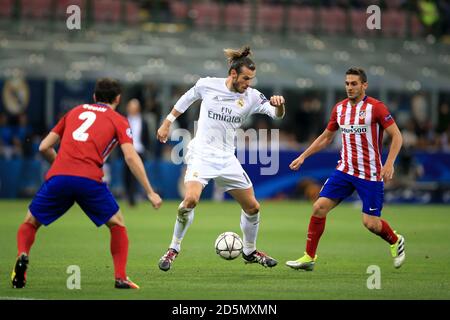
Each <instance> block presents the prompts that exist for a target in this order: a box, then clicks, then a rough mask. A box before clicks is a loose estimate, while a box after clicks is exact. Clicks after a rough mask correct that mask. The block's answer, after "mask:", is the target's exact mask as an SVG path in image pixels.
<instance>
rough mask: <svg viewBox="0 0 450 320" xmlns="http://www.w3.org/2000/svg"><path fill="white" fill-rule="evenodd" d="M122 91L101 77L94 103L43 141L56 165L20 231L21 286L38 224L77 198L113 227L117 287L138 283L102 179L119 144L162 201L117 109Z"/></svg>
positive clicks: (151, 195)
mask: <svg viewBox="0 0 450 320" xmlns="http://www.w3.org/2000/svg"><path fill="white" fill-rule="evenodd" d="M120 94H121V88H120V85H119V83H118V82H117V81H116V80H113V79H108V78H105V79H99V80H97V82H96V86H95V93H94V101H95V103H94V104H83V105H79V106H77V107H75V108H73V109H71V110H70V111H68V112H67V113H66V114H65V115H64V117H63V118H62V119H61V120H59V122H58V123H57V125H56V126H55V127H54V128H53V129H52V130H51V132H50V133H49V134H48V135H47V136H46V137H45V139H44V140H42V142H41V144H40V146H39V150H40V151H41V153H42V154H43V155H44V157H45V158H46V160H48V161H49V162H50V163H51V164H52V165H51V167H50V170H49V171H48V172H47V175H46V177H45V182H44V183H43V185H42V186H41V188H40V189H39V191H38V192H37V194H36V195H35V197H34V198H33V200H32V202H31V204H30V206H29V210H28V213H27V214H26V217H25V221H24V222H23V223H22V224H21V225H20V227H19V230H18V232H17V248H18V251H17V260H16V264H15V266H14V269H13V272H12V276H11V280H12V286H13V287H14V288H23V287H24V286H25V284H26V270H27V265H28V263H29V253H30V249H31V246H32V245H33V243H34V239H35V235H36V232H37V230H38V229H39V227H40V226H41V225H45V226H47V225H49V224H51V223H52V222H54V221H55V220H56V219H58V218H59V217H61V216H62V215H63V214H64V213H66V212H67V211H68V210H69V209H70V208H71V207H72V205H73V204H74V203H75V202H76V203H78V205H79V206H80V207H81V209H82V210H83V211H84V212H85V213H86V215H87V216H88V217H89V218H90V219H91V220H92V222H94V223H95V225H96V226H97V227H99V226H102V225H103V224H106V226H108V228H109V229H110V232H111V243H110V245H111V246H110V248H111V254H112V257H113V262H114V273H115V287H116V288H119V289H138V288H139V286H138V285H137V284H135V283H134V282H132V281H131V280H130V279H129V278H128V277H127V275H126V264H127V258H128V236H127V229H126V227H125V224H124V219H123V215H122V213H121V211H120V208H119V206H118V204H117V202H116V200H115V199H114V197H113V195H112V194H111V192H110V191H109V189H108V187H107V186H106V184H105V183H104V182H103V181H102V179H103V170H102V167H103V164H104V162H105V161H106V159H107V158H108V156H109V154H110V153H111V151H112V150H113V149H114V147H115V146H116V145H117V144H120V147H121V149H122V152H123V154H124V158H125V161H126V163H127V165H128V166H129V167H130V169H131V172H132V173H133V174H134V175H135V176H136V178H137V179H138V181H139V182H140V183H141V184H142V186H143V187H144V190H145V191H146V193H147V197H148V199H149V201H150V202H151V203H152V205H153V207H154V208H155V209H158V208H159V207H160V206H161V203H162V200H161V198H160V196H159V195H158V194H157V193H156V192H154V191H153V189H152V187H151V185H150V182H149V180H148V178H147V174H146V172H145V168H144V165H143V163H142V161H141V158H140V157H139V155H138V154H137V152H136V151H135V149H134V147H133V138H132V133H131V129H130V126H129V124H128V121H127V119H126V118H125V117H123V116H121V115H120V114H119V113H117V112H116V111H115V109H116V107H117V106H118V105H119V103H120ZM58 142H60V147H59V150H58V153H56V151H55V149H54V148H53V146H54V145H56V144H57V143H58Z"/></svg>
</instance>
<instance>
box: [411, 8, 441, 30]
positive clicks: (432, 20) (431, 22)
mask: <svg viewBox="0 0 450 320" xmlns="http://www.w3.org/2000/svg"><path fill="white" fill-rule="evenodd" d="M417 10H418V12H419V19H420V21H421V22H422V24H423V26H424V27H425V32H426V34H427V35H434V36H440V30H439V29H440V16H439V9H438V6H437V4H436V1H435V0H418V1H417Z"/></svg>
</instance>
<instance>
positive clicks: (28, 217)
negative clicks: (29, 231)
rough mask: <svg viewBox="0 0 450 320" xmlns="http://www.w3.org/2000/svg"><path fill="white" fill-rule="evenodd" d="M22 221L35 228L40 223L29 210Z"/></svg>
mask: <svg viewBox="0 0 450 320" xmlns="http://www.w3.org/2000/svg"><path fill="white" fill-rule="evenodd" d="M23 222H24V223H29V224H32V225H33V226H34V227H35V228H36V229H37V228H39V227H40V226H41V225H42V224H41V223H40V222H39V221H38V220H37V219H36V218H35V217H34V216H33V215H31V213H30V212H28V213H27V215H26V216H25V220H24V221H23Z"/></svg>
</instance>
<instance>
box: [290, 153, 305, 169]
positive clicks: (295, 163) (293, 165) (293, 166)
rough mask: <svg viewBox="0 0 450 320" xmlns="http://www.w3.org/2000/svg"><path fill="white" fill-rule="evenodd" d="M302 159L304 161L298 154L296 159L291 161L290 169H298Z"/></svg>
mask: <svg viewBox="0 0 450 320" xmlns="http://www.w3.org/2000/svg"><path fill="white" fill-rule="evenodd" d="M303 161H305V159H303V157H302V156H299V157H298V158H297V159H295V160H294V161H292V162H291V164H290V165H289V168H291V170H298V169H299V168H300V166H301V165H302V164H303Z"/></svg>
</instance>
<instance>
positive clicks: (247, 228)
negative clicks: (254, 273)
mask: <svg viewBox="0 0 450 320" xmlns="http://www.w3.org/2000/svg"><path fill="white" fill-rule="evenodd" d="M258 228H259V212H258V213H257V214H254V215H249V214H247V213H246V212H244V210H241V230H242V234H243V235H244V239H243V242H244V248H243V251H244V254H245V255H249V254H250V253H252V252H253V251H255V250H256V237H257V235H258Z"/></svg>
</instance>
